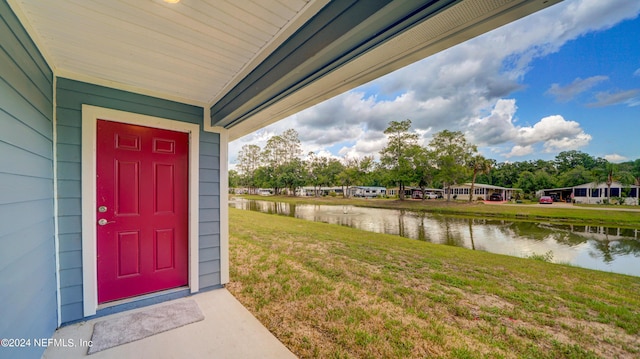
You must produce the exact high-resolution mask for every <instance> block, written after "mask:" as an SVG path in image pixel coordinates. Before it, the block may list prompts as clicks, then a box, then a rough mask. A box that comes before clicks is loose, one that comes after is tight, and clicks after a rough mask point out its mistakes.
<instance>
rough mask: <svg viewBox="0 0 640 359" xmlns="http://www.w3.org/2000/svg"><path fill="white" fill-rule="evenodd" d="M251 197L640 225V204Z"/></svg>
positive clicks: (618, 225) (531, 218)
mask: <svg viewBox="0 0 640 359" xmlns="http://www.w3.org/2000/svg"><path fill="white" fill-rule="evenodd" d="M242 197H243V198H247V199H256V200H264V201H277V202H287V203H297V204H327V205H354V206H363V207H374V208H391V209H408V210H413V211H425V212H431V213H440V214H449V215H457V216H465V217H476V216H480V217H494V218H502V219H511V220H525V221H547V222H560V223H574V224H592V225H609V226H616V227H630V228H639V227H640V206H629V207H627V208H624V207H623V206H602V207H596V206H590V207H582V206H575V207H572V208H567V207H566V206H565V205H557V204H552V205H540V204H529V205H519V204H508V203H505V204H500V205H492V204H484V203H467V202H458V201H451V202H447V201H445V200H424V201H420V200H405V201H399V200H397V199H358V198H348V199H347V198H342V197H320V198H314V197H290V196H242Z"/></svg>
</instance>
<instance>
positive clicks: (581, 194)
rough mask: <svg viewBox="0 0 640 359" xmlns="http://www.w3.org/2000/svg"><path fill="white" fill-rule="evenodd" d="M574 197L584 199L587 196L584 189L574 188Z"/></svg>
mask: <svg viewBox="0 0 640 359" xmlns="http://www.w3.org/2000/svg"><path fill="white" fill-rule="evenodd" d="M574 196H576V197H586V196H587V189H586V188H576V189H575V195H574Z"/></svg>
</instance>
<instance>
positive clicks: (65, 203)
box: [58, 198, 82, 216]
mask: <svg viewBox="0 0 640 359" xmlns="http://www.w3.org/2000/svg"><path fill="white" fill-rule="evenodd" d="M58 215H59V216H81V215H82V200H81V199H80V198H59V199H58Z"/></svg>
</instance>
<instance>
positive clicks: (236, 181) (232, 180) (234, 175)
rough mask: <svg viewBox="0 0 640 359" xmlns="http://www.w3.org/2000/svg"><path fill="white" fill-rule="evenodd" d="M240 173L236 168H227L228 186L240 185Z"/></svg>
mask: <svg viewBox="0 0 640 359" xmlns="http://www.w3.org/2000/svg"><path fill="white" fill-rule="evenodd" d="M240 182H241V181H240V174H238V171H236V170H229V188H236V187H239V186H240Z"/></svg>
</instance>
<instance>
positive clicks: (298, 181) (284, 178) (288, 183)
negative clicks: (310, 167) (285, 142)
mask: <svg viewBox="0 0 640 359" xmlns="http://www.w3.org/2000/svg"><path fill="white" fill-rule="evenodd" d="M307 176H308V174H307V171H306V169H305V166H304V164H303V163H302V160H300V159H299V158H294V159H292V160H291V161H289V162H287V163H285V164H283V165H281V166H279V167H278V169H277V175H276V178H277V183H278V184H279V185H280V187H282V188H287V189H288V190H289V191H288V192H289V195H295V193H296V188H298V187H301V186H303V185H304V184H305V180H306V179H307Z"/></svg>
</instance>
